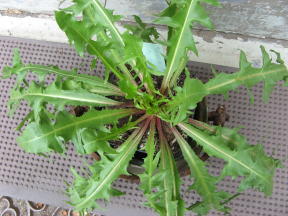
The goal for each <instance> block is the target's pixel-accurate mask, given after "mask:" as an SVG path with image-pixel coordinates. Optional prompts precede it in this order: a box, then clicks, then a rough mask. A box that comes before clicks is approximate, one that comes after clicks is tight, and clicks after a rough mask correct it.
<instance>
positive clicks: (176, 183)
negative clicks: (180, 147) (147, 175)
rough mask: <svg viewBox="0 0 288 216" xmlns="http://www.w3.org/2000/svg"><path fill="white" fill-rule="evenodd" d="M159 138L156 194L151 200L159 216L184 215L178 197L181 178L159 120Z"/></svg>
mask: <svg viewBox="0 0 288 216" xmlns="http://www.w3.org/2000/svg"><path fill="white" fill-rule="evenodd" d="M157 129H158V134H159V138H160V140H159V141H160V152H161V153H160V154H161V155H160V165H159V176H160V177H161V175H162V176H163V177H162V179H161V182H160V177H159V176H158V179H157V185H156V188H157V191H158V192H157V193H155V194H154V195H153V196H152V198H153V200H154V205H156V209H157V210H158V212H159V213H160V215H161V216H181V215H184V213H185V208H184V205H185V204H184V200H183V199H182V198H181V195H180V185H181V178H180V175H179V173H178V170H177V168H176V164H175V160H174V158H173V154H172V151H171V148H170V146H169V144H168V142H167V140H166V138H165V137H164V134H163V130H162V125H161V122H160V120H159V119H158V120H157Z"/></svg>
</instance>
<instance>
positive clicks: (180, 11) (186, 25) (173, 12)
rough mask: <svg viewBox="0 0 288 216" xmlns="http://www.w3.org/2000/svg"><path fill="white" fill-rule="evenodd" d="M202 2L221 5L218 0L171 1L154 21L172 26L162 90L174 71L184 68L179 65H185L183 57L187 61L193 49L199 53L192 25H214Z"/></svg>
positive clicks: (166, 85) (209, 26)
mask: <svg viewBox="0 0 288 216" xmlns="http://www.w3.org/2000/svg"><path fill="white" fill-rule="evenodd" d="M202 3H208V4H211V5H215V6H218V5H219V2H218V1H217V0H186V1H181V2H179V3H177V2H171V4H170V5H169V7H168V8H167V9H165V11H163V12H162V14H160V17H159V18H158V19H156V20H155V21H154V22H155V23H157V24H163V25H167V26H169V27H170V28H171V30H170V35H169V40H168V48H169V51H168V53H167V69H166V73H165V76H164V80H163V83H162V86H161V89H162V92H163V91H164V90H165V89H166V88H167V87H168V86H169V84H170V80H171V78H172V77H173V75H174V73H175V72H176V71H182V70H183V69H184V67H183V68H182V70H180V69H179V66H183V65H184V64H183V63H181V61H183V59H184V60H185V62H187V60H188V58H187V53H188V51H189V50H191V51H193V52H194V53H195V54H198V52H197V48H196V45H195V42H194V39H193V34H192V31H191V27H192V26H193V25H194V24H195V23H200V24H201V25H203V26H205V27H207V28H212V27H213V25H212V22H211V20H210V19H209V17H208V14H207V13H206V11H205V9H204V7H203V6H202ZM184 66H185V65H184Z"/></svg>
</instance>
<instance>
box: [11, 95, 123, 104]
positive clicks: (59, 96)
mask: <svg viewBox="0 0 288 216" xmlns="http://www.w3.org/2000/svg"><path fill="white" fill-rule="evenodd" d="M71 94H73V93H71ZM29 96H41V97H48V98H57V99H65V100H69V101H76V102H77V101H78V102H86V103H92V104H106V105H119V104H121V102H118V101H115V102H113V101H111V100H110V99H108V98H107V101H105V100H104V98H103V100H96V99H88V98H80V97H69V96H63V95H59V94H58V95H57V94H45V93H28V94H23V95H21V97H14V98H13V97H12V98H11V100H20V99H22V98H24V97H29ZM93 96H94V95H93ZM95 96H97V95H95ZM101 97H102V96H101Z"/></svg>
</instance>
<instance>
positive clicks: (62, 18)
mask: <svg viewBox="0 0 288 216" xmlns="http://www.w3.org/2000/svg"><path fill="white" fill-rule="evenodd" d="M55 18H56V21H57V23H58V25H59V27H60V28H61V29H62V30H63V31H64V32H65V33H66V35H67V37H68V38H69V41H70V43H73V44H74V46H75V49H76V51H77V52H78V53H79V54H80V55H83V54H84V52H85V51H87V52H88V53H89V54H91V55H95V56H97V57H98V58H99V59H100V60H101V61H102V63H103V64H104V65H105V67H106V68H107V69H108V70H109V71H112V72H113V73H114V74H115V75H116V76H117V77H122V75H121V73H120V72H119V71H118V70H117V66H118V63H117V62H115V60H116V59H112V58H110V57H111V53H110V51H109V49H110V48H111V43H103V41H102V42H100V41H94V40H92V38H93V36H95V35H96V32H99V31H103V29H101V28H100V29H98V28H96V27H95V26H94V25H93V24H91V23H89V22H88V23H87V22H85V20H80V21H77V20H76V18H74V17H73V16H72V15H71V14H68V13H65V12H64V11H57V12H55ZM109 53H110V54H109Z"/></svg>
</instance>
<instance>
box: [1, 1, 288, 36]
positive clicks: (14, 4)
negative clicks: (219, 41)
mask: <svg viewBox="0 0 288 216" xmlns="http://www.w3.org/2000/svg"><path fill="white" fill-rule="evenodd" d="M102 1H104V0H102ZM60 2H61V0H49V1H44V0H9V1H7V0H0V10H2V11H3V10H4V11H5V10H7V9H18V10H23V11H25V12H28V13H38V14H47V15H52V14H53V11H54V10H56V9H57V8H58V7H59V5H60ZM221 2H222V4H223V7H222V8H214V7H213V8H211V7H209V8H210V11H211V17H212V19H213V21H215V27H216V30H217V31H221V32H232V33H238V34H243V35H248V36H258V37H266V38H267V37H268V38H275V39H286V40H287V39H288V15H287V14H288V4H287V0H221ZM165 5H166V3H165V0H157V1H155V0H107V7H108V8H111V9H115V10H116V11H117V13H119V14H122V15H124V16H125V19H126V20H131V15H133V14H138V15H140V16H141V17H142V18H143V19H144V20H145V21H146V22H151V20H153V18H154V17H153V15H154V14H155V13H157V12H159V11H161V10H162V9H163V8H164V7H165Z"/></svg>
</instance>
